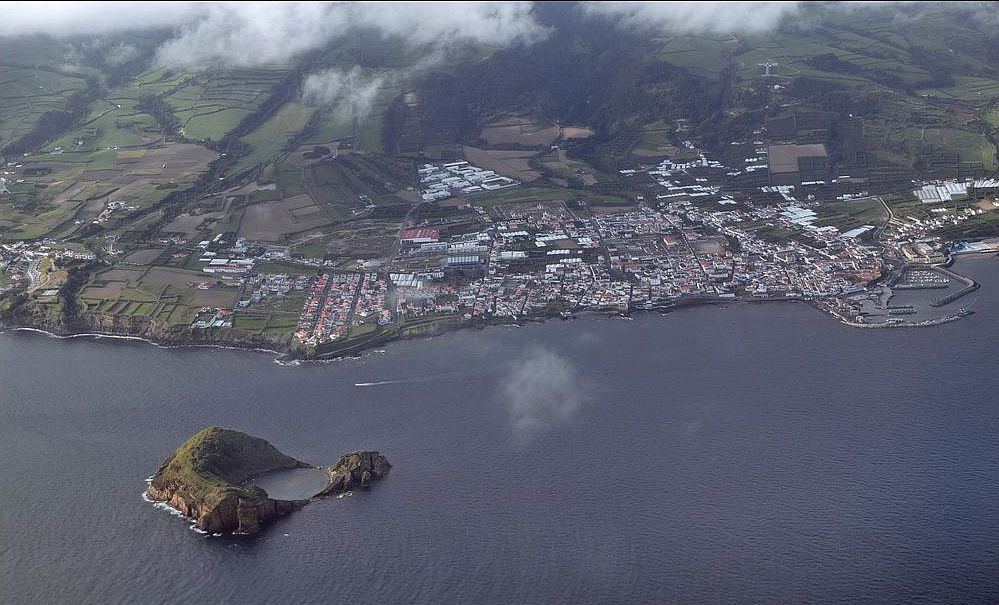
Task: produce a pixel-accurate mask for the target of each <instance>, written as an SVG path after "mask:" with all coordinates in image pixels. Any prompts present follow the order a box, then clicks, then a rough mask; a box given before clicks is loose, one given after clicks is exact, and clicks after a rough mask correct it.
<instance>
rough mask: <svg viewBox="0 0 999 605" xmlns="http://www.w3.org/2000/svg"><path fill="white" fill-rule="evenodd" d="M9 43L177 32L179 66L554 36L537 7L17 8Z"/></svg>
mask: <svg viewBox="0 0 999 605" xmlns="http://www.w3.org/2000/svg"><path fill="white" fill-rule="evenodd" d="M4 8H5V9H6V10H5V11H4V17H3V19H0V36H4V35H5V36H13V35H20V34H39V33H40V34H50V35H54V36H73V35H89V34H106V33H111V32H118V31H126V30H142V29H150V28H170V29H173V30H174V31H175V35H174V37H173V38H172V39H170V40H169V41H167V42H166V43H165V44H164V45H163V46H162V47H161V48H160V49H159V53H158V55H157V56H158V60H159V62H160V63H161V64H164V65H170V66H188V65H220V64H221V65H230V66H251V65H265V64H274V63H285V62H288V61H290V60H292V59H294V58H296V57H297V56H299V55H301V54H302V53H304V52H307V51H310V50H315V49H319V48H322V47H323V46H325V45H326V44H329V43H330V42H331V41H333V40H335V39H336V38H337V37H338V36H340V35H342V34H344V33H345V32H346V31H348V30H349V29H351V28H356V27H364V28H374V29H376V30H379V31H381V32H382V33H383V34H385V35H387V36H396V37H399V38H401V39H402V40H403V41H404V42H405V43H406V44H407V45H409V46H410V47H411V48H414V49H416V48H419V49H420V50H421V51H425V52H431V51H434V50H439V49H442V48H448V47H450V46H453V45H456V44H460V43H463V42H467V41H476V42H479V43H482V44H487V45H491V46H508V45H511V44H529V43H532V42H535V41H537V40H540V39H541V38H543V37H544V36H545V35H546V33H547V30H546V29H545V28H543V27H542V26H540V25H539V24H538V23H537V22H536V21H535V19H534V16H533V10H532V9H533V5H532V4H531V3H530V2H462V3H457V2H453V3H452V2H426V3H418V2H385V3H382V2H325V3H323V2H319V3H317V2H238V3H220V2H210V3H198V2H176V3H174V2H93V3H89V2H53V3H36V2H13V3H7V4H5V5H4Z"/></svg>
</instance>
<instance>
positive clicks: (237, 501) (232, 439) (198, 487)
mask: <svg viewBox="0 0 999 605" xmlns="http://www.w3.org/2000/svg"><path fill="white" fill-rule="evenodd" d="M390 467H391V465H390V464H389V461H388V460H387V459H386V458H385V456H382V455H381V454H379V453H378V452H352V453H349V454H346V455H344V456H343V457H341V458H340V460H339V461H338V462H337V463H336V464H335V465H333V466H331V467H329V468H328V469H327V473H328V475H329V479H328V481H327V484H326V487H325V488H323V490H322V491H321V492H319V493H318V494H316V495H315V496H314V498H318V497H322V496H327V495H331V494H340V493H343V492H346V491H349V490H352V489H356V488H359V487H367V486H368V485H369V484H370V483H371V482H373V481H376V480H378V479H381V478H382V477H384V476H385V474H386V473H388V470H389V468H390ZM294 468H315V467H313V466H312V465H310V464H307V463H305V462H302V461H300V460H296V459H295V458H292V457H291V456H286V455H285V454H283V453H281V452H280V451H278V450H277V448H275V447H274V446H272V445H271V444H270V443H267V442H266V441H264V440H263V439H260V438H258V437H251V436H250V435H247V434H245V433H241V432H239V431H233V430H229V429H220V428H217V427H211V428H207V429H204V430H202V431H200V432H198V433H197V434H196V435H194V436H193V437H191V438H190V439H188V440H187V441H186V442H185V443H184V445H182V446H181V447H180V448H178V449H177V451H176V452H174V453H173V455H171V456H170V457H169V458H167V459H166V461H164V462H163V464H162V465H161V466H160V468H159V470H158V471H156V474H155V475H153V478H152V479H151V480H150V482H149V487H148V488H147V490H146V495H147V496H148V497H149V498H150V499H151V500H155V501H159V502H166V503H168V504H169V505H170V506H171V507H173V508H175V509H177V510H178V511H180V512H181V513H182V514H183V515H184V516H186V517H188V518H190V519H192V520H193V521H194V523H195V525H196V526H197V527H198V529H200V530H202V531H205V532H208V533H213V534H214V533H233V534H253V533H256V532H257V531H259V530H260V528H261V527H262V526H263V525H264V524H265V523H267V522H268V521H270V520H271V519H273V518H275V517H280V516H282V515H286V514H288V513H290V512H291V511H293V510H295V509H297V508H300V507H302V506H304V505H306V504H308V503H309V502H310V499H305V500H278V499H275V498H271V497H270V496H268V495H267V492H266V491H264V490H263V489H261V488H260V487H257V486H253V485H247V484H246V483H247V481H248V480H249V479H252V478H253V477H256V476H258V475H261V474H263V473H267V472H271V471H275V470H283V469H294Z"/></svg>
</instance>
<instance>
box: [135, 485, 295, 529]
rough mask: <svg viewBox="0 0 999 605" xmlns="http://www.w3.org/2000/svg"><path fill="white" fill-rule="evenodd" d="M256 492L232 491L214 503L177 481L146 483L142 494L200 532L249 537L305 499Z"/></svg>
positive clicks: (261, 491)
mask: <svg viewBox="0 0 999 605" xmlns="http://www.w3.org/2000/svg"><path fill="white" fill-rule="evenodd" d="M256 492H259V493H252V492H250V493H242V494H241V493H240V492H239V491H238V490H233V491H232V492H231V493H228V494H226V495H224V496H223V497H222V498H220V499H218V500H214V501H213V500H211V499H209V498H205V497H204V496H202V495H200V494H197V493H195V492H194V490H191V489H190V487H189V486H187V485H184V484H183V483H180V482H170V483H166V484H163V483H162V482H160V483H159V484H157V483H156V482H155V480H154V483H150V484H149V488H148V489H147V490H146V495H147V496H148V497H149V498H150V499H151V500H156V501H158V502H166V503H167V504H169V505H170V506H171V507H173V508H175V509H177V510H178V511H180V512H181V513H182V514H183V515H184V516H185V517H188V518H190V519H191V520H192V521H194V524H195V526H197V528H198V529H200V530H201V531H204V532H207V533H210V534H216V533H232V534H253V533H256V532H258V531H259V530H260V528H261V526H263V525H264V524H265V523H267V522H268V521H270V520H271V519H273V518H275V517H280V516H283V515H287V514H288V513H290V512H291V511H293V510H295V509H297V508H300V507H302V506H305V505H306V504H308V502H309V501H308V500H276V499H274V498H270V497H268V496H267V493H266V492H264V491H263V490H260V489H258V490H256Z"/></svg>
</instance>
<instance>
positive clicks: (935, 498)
mask: <svg viewBox="0 0 999 605" xmlns="http://www.w3.org/2000/svg"><path fill="white" fill-rule="evenodd" d="M958 269H959V270H961V271H965V272H968V273H969V274H971V275H972V276H974V277H976V278H977V279H979V280H980V281H981V282H982V283H983V287H982V289H981V290H980V291H979V292H977V293H975V294H973V295H971V297H972V298H973V300H969V301H967V303H965V304H972V308H973V309H974V310H975V311H976V313H975V314H974V315H973V316H971V317H968V318H966V319H963V320H961V321H958V322H955V323H951V324H947V325H944V326H940V327H936V328H930V329H898V330H860V329H855V328H848V327H845V326H843V325H841V324H839V323H837V322H835V321H833V320H832V319H830V318H828V317H826V316H825V315H823V314H821V313H820V312H818V311H816V310H814V309H812V308H811V307H808V306H806V305H803V304H790V303H786V304H785V303H773V304H755V305H750V304H732V305H729V306H727V307H725V308H721V307H701V308H693V309H686V310H682V311H679V312H675V313H671V314H669V315H666V316H659V315H645V316H639V317H638V318H636V319H635V320H633V321H627V320H620V319H580V320H576V321H573V322H558V321H556V322H549V323H547V324H544V325H532V326H528V327H523V328H503V327H496V328H489V329H485V330H471V331H464V332H457V333H452V334H448V335H445V336H441V337H437V338H433V339H427V340H413V341H407V342H399V343H393V344H391V345H389V346H388V347H386V350H385V351H384V353H373V354H369V355H366V356H364V357H363V358H361V359H350V360H345V361H339V362H334V363H327V364H315V365H309V364H305V365H302V366H299V367H283V366H281V365H278V364H276V363H274V361H273V356H271V355H268V354H264V353H248V352H237V351H222V350H210V349H159V348H155V347H153V346H150V345H147V344H143V343H138V342H122V341H111V340H106V339H104V340H95V339H91V338H77V339H69V340H59V339H54V338H50V337H47V336H45V335H41V334H36V333H27V332H8V333H5V334H2V335H0V602H3V603H39V604H52V603H74V604H75V603H102V604H103V603H136V602H141V603H177V602H183V603H186V604H195V603H241V604H245V603H275V604H278V603H280V604H285V603H504V604H507V603H510V604H519V603H567V604H577V603H791V602H797V603H805V602H807V603H995V602H999V371H997V370H996V366H997V362H996V352H997V336H999V260H997V259H993V258H976V259H967V260H962V261H961V262H960V263H959V265H958ZM359 384H360V385H363V386H355V385H359ZM209 425H219V426H225V427H231V428H236V429H240V430H243V431H246V432H249V433H251V434H254V435H257V436H260V437H264V438H266V439H268V440H269V441H271V442H272V443H273V444H275V445H276V446H277V447H278V448H280V449H281V450H283V451H285V452H287V453H288V454H291V455H293V456H295V457H298V458H300V459H303V460H306V461H309V462H313V463H316V464H324V463H326V464H328V463H332V462H334V461H335V460H336V459H337V458H338V457H339V456H340V454H342V453H344V452H347V451H350V450H354V449H360V448H364V449H376V450H379V451H381V452H382V453H384V454H385V455H387V456H388V458H389V460H390V461H391V462H392V463H393V465H394V467H393V469H392V472H391V474H390V475H389V477H388V478H387V479H385V480H384V481H383V482H381V483H380V484H377V485H376V486H375V487H374V488H373V489H371V490H369V491H361V492H354V495H353V496H352V497H349V498H342V499H335V498H332V499H326V500H323V501H320V502H317V503H314V504H311V505H309V506H307V507H306V508H304V509H303V510H301V511H299V512H297V513H295V514H293V515H292V516H290V517H287V518H284V519H282V520H279V521H277V522H275V523H273V524H272V525H270V526H269V527H267V528H266V530H265V531H264V532H263V533H261V534H259V535H258V536H255V537H250V538H230V537H222V538H212V537H208V536H204V535H199V534H197V533H195V532H193V531H191V530H190V529H188V524H187V523H185V522H184V521H183V520H182V519H179V518H177V517H174V516H171V515H170V514H168V513H167V512H166V511H163V510H160V509H157V508H155V507H154V506H153V505H151V504H149V503H147V502H144V501H143V499H142V498H141V497H140V494H141V492H142V491H143V489H144V487H145V482H144V480H145V479H146V477H148V476H149V475H150V474H152V473H153V472H154V471H155V470H156V468H157V467H158V465H159V464H160V463H161V462H162V461H163V459H164V458H166V457H167V456H168V455H169V454H170V452H171V451H172V450H173V449H174V448H176V447H177V446H178V445H180V444H181V443H182V442H183V441H184V440H185V439H187V437H189V436H190V435H191V434H193V433H194V432H196V431H197V430H199V429H200V428H202V427H205V426H209Z"/></svg>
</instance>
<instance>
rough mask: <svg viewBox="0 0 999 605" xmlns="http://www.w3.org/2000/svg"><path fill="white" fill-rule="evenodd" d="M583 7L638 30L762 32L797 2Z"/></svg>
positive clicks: (796, 7) (594, 4) (792, 10)
mask: <svg viewBox="0 0 999 605" xmlns="http://www.w3.org/2000/svg"><path fill="white" fill-rule="evenodd" d="M583 7H584V10H585V11H587V12H589V13H591V14H596V15H605V16H609V17H612V18H615V19H617V20H618V22H619V23H620V24H621V25H624V26H627V27H632V28H635V29H640V30H649V29H659V30H663V31H669V32H675V33H708V34H728V33H764V32H768V31H773V30H775V29H777V27H778V26H779V25H780V24H781V22H782V21H783V20H784V19H786V18H788V17H791V16H794V15H796V14H798V12H799V11H800V9H801V3H799V2H589V3H586V4H584V5H583Z"/></svg>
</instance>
